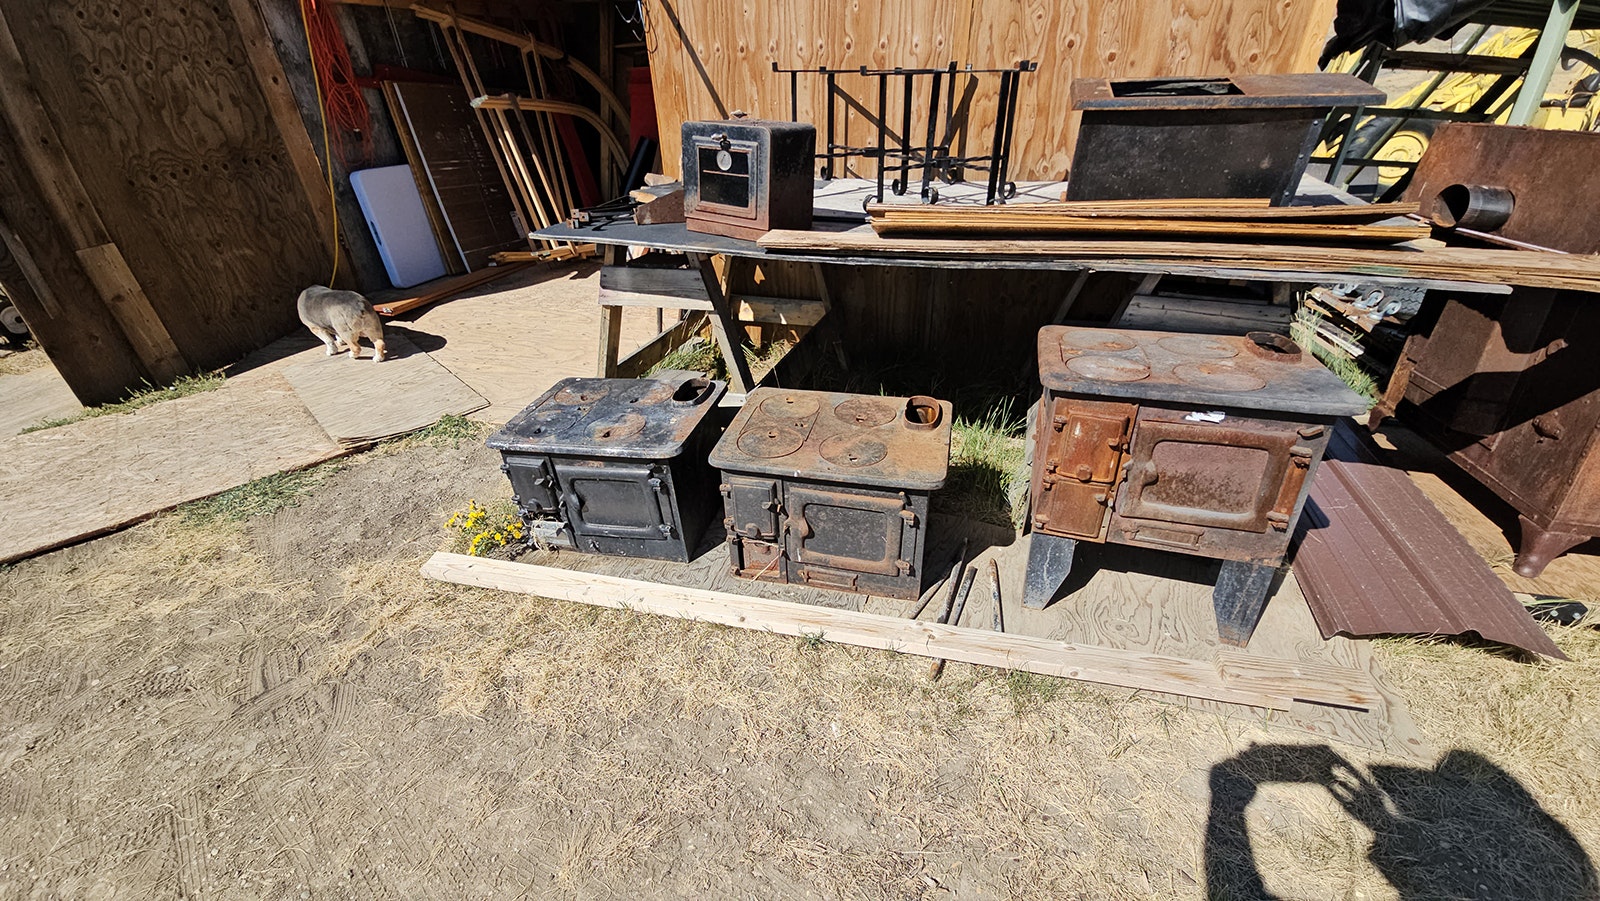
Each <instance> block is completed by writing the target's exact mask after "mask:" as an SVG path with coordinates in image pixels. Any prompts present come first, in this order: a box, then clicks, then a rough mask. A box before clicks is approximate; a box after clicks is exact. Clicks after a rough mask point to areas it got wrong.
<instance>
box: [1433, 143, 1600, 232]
mask: <svg viewBox="0 0 1600 901" xmlns="http://www.w3.org/2000/svg"><path fill="white" fill-rule="evenodd" d="M1597 159H1600V134H1596V133H1594V132H1581V131H1547V130H1545V129H1542V128H1519V127H1514V126H1510V125H1483V124H1477V123H1467V122H1446V123H1445V124H1443V125H1441V126H1439V130H1438V131H1437V132H1435V133H1434V135H1433V138H1432V139H1431V140H1430V141H1429V142H1428V152H1427V153H1425V154H1423V157H1422V161H1421V162H1420V163H1418V165H1417V172H1416V175H1415V176H1414V177H1413V178H1412V180H1411V186H1410V187H1409V188H1407V189H1406V193H1405V199H1406V200H1414V201H1416V202H1417V203H1419V204H1421V205H1422V206H1421V209H1420V210H1419V212H1420V214H1421V215H1422V216H1424V217H1427V218H1431V217H1432V216H1433V214H1434V213H1435V212H1436V210H1437V208H1438V207H1439V206H1440V204H1439V200H1438V195H1439V192H1440V191H1441V190H1443V189H1445V188H1447V187H1449V186H1450V185H1456V184H1462V185H1488V186H1492V187H1501V188H1508V189H1510V191H1511V194H1512V197H1513V198H1514V201H1513V206H1512V210H1511V215H1510V217H1509V218H1508V219H1507V220H1506V222H1505V224H1503V225H1501V226H1500V227H1499V228H1497V229H1495V230H1494V231H1493V232H1492V234H1494V235H1496V236H1499V237H1502V238H1508V239H1511V240H1513V241H1522V242H1526V243H1528V244H1537V245H1540V246H1541V247H1550V248H1553V249H1555V250H1564V251H1567V252H1568V253H1600V206H1597V205H1596V204H1594V203H1593V202H1591V198H1594V197H1596V196H1600V166H1597V165H1595V160H1597Z"/></svg>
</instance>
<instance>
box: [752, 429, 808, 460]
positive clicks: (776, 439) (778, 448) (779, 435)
mask: <svg viewBox="0 0 1600 901" xmlns="http://www.w3.org/2000/svg"><path fill="white" fill-rule="evenodd" d="M806 435H807V431H806V430H805V429H797V428H795V427H794V426H791V425H783V424H778V425H769V424H766V423H759V422H757V423H751V424H750V425H749V426H746V427H745V430H744V431H743V432H740V433H739V440H738V442H737V444H738V447H739V450H740V451H742V452H744V453H745V454H747V455H748V456H751V457H760V458H764V459H765V458H771V457H786V456H788V455H789V454H792V453H794V452H795V451H797V450H799V449H800V445H802V444H805V443H806Z"/></svg>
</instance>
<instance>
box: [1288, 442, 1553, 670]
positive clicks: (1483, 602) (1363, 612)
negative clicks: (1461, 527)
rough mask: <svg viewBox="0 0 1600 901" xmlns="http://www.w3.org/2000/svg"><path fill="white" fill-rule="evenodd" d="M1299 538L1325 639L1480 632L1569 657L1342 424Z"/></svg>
mask: <svg viewBox="0 0 1600 901" xmlns="http://www.w3.org/2000/svg"><path fill="white" fill-rule="evenodd" d="M1297 540H1298V544H1299V547H1298V549H1297V550H1296V551H1295V552H1294V556H1293V565H1294V572H1295V576H1296V578H1298V579H1299V582H1300V587H1301V588H1302V589H1303V590H1304V592H1305V595H1306V600H1307V601H1308V602H1309V603H1310V605H1311V613H1312V615H1313V616H1314V617H1315V618H1316V621H1317V627H1318V628H1319V629H1321V631H1322V634H1323V636H1324V637H1328V638H1331V637H1333V636H1334V635H1350V636H1355V637H1363V636H1373V635H1464V634H1468V633H1475V634H1477V635H1478V636H1480V637H1481V638H1484V639H1486V640H1488V641H1494V642H1499V643H1501V644H1506V645H1510V646H1512V647H1517V648H1522V649H1523V650H1526V651H1530V652H1533V653H1536V654H1543V655H1544V656H1546V657H1554V658H1557V659H1561V660H1565V659H1566V655H1565V654H1563V653H1561V650H1560V649H1559V648H1557V647H1556V645H1555V642H1553V641H1551V640H1550V636H1548V635H1546V634H1545V633H1544V631H1543V630H1542V629H1540V628H1539V626H1538V624H1537V623H1535V622H1534V621H1533V618H1532V617H1531V616H1529V615H1528V612H1527V610H1526V609H1524V608H1523V606H1522V605H1521V604H1519V603H1518V602H1517V599H1516V598H1515V597H1513V596H1512V594H1511V591H1510V590H1509V589H1507V588H1506V586H1505V583H1503V582H1501V581H1500V579H1499V577H1497V576H1496V575H1495V574H1494V572H1493V571H1492V570H1490V569H1489V566H1488V564H1486V563H1485V562H1484V561H1483V559H1482V558H1480V557H1479V556H1478V555H1477V554H1476V553H1474V552H1473V550H1472V548H1471V547H1470V546H1468V544H1467V542H1466V539H1464V538H1462V537H1461V535H1460V533H1458V532H1457V531H1456V530H1455V528H1454V527H1453V526H1451V525H1450V523H1449V522H1448V521H1447V520H1446V519H1445V518H1444V515H1443V514H1441V513H1440V512H1439V510H1438V509H1437V508H1436V507H1434V506H1433V504H1432V503H1431V502H1430V501H1429V500H1428V499H1427V497H1426V496H1424V495H1423V493H1422V490H1421V489H1419V488H1417V486H1416V485H1415V484H1413V483H1412V481H1411V479H1410V478H1409V477H1408V476H1407V475H1406V474H1405V472H1404V471H1402V470H1399V469H1394V468H1392V467H1388V466H1385V465H1384V464H1383V463H1382V462H1381V461H1380V460H1379V459H1378V457H1377V453H1376V451H1375V449H1374V448H1373V447H1372V446H1371V445H1370V443H1369V442H1368V439H1366V438H1364V437H1362V436H1360V435H1358V434H1357V433H1356V432H1355V431H1354V430H1353V429H1352V428H1351V427H1350V426H1348V425H1346V424H1343V423H1341V424H1340V425H1339V426H1338V428H1337V429H1336V431H1335V434H1334V437H1333V440H1332V441H1331V442H1330V443H1329V445H1328V455H1327V458H1326V459H1325V460H1324V461H1323V464H1322V467H1321V469H1320V470H1319V472H1318V474H1317V478H1316V481H1315V482H1314V483H1313V484H1312V486H1311V498H1310V500H1309V501H1308V502H1307V503H1306V507H1305V513H1304V515H1303V516H1302V517H1301V518H1300V525H1299V528H1298V530H1297Z"/></svg>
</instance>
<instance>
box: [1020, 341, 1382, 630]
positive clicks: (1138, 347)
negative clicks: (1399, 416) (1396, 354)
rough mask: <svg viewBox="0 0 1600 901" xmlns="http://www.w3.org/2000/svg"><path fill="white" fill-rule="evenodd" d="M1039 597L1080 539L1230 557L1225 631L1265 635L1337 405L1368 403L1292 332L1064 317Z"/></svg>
mask: <svg viewBox="0 0 1600 901" xmlns="http://www.w3.org/2000/svg"><path fill="white" fill-rule="evenodd" d="M1039 378H1040V381H1041V382H1043V384H1044V394H1043V397H1042V398H1041V400H1040V402H1039V407H1038V416H1037V419H1036V420H1035V422H1034V439H1033V476H1032V484H1031V492H1030V499H1031V501H1032V504H1033V507H1032V515H1031V520H1030V522H1031V525H1032V528H1033V538H1032V543H1031V546H1030V548H1029V552H1028V573H1027V582H1026V588H1025V590H1024V596H1023V602H1024V603H1025V604H1026V605H1027V606H1030V607H1043V606H1045V605H1046V604H1048V603H1049V602H1050V600H1051V598H1052V597H1053V596H1054V595H1055V593H1056V592H1057V591H1058V590H1059V589H1060V588H1061V585H1062V583H1063V582H1065V581H1066V578H1067V575H1068V573H1069V572H1070V571H1071V569H1072V557H1073V553H1074V551H1075V550H1076V548H1077V542H1079V541H1093V542H1113V543H1117V544H1129V545H1134V546H1138V547H1148V548H1159V549H1161V550H1168V551H1178V552H1181V553H1185V554H1196V555H1200V556H1204V557H1216V558H1220V559H1221V560H1222V561H1223V563H1222V571H1221V574H1220V575H1219V577H1218V579H1217V585H1216V588H1215V590H1214V591H1213V593H1212V600H1213V603H1214V605H1215V607H1216V613H1217V629H1218V632H1219V633H1220V635H1221V637H1222V639H1223V640H1224V641H1226V642H1228V643H1230V644H1235V645H1241V646H1242V645H1244V644H1246V643H1248V642H1249V640H1250V635H1251V633H1253V632H1254V631H1255V627H1256V622H1257V621H1258V620H1259V619H1260V616H1261V612H1262V609H1263V608H1264V607H1265V606H1266V602H1267V594H1268V591H1269V590H1270V588H1271V584H1272V577H1273V574H1274V572H1275V571H1276V569H1277V566H1278V564H1280V563H1281V562H1282V561H1283V556H1284V553H1285V551H1286V550H1287V549H1288V546H1289V538H1290V536H1291V535H1292V534H1294V526H1295V522H1296V520H1298V519H1299V517H1300V510H1301V508H1302V507H1303V506H1304V504H1305V498H1306V493H1307V491H1308V490H1309V489H1310V487H1311V476H1312V474H1313V473H1314V471H1315V469H1316V466H1317V463H1318V462H1319V461H1320V460H1321V459H1322V452H1323V449H1324V448H1325V447H1326V446H1327V443H1328V434H1329V432H1330V431H1331V429H1332V424H1333V421H1334V419H1335V418H1336V417H1340V416H1350V415H1354V414H1357V413H1360V412H1362V411H1364V410H1366V408H1367V403H1366V401H1364V400H1363V399H1362V398H1361V396H1360V395H1358V394H1356V393H1355V392H1354V391H1351V390H1350V389H1349V388H1347V387H1345V385H1344V383H1343V382H1341V381H1340V380H1339V379H1338V378H1337V377H1336V376H1334V374H1333V373H1331V372H1329V371H1328V370H1327V369H1324V368H1323V367H1322V365H1321V364H1319V363H1317V362H1316V361H1315V360H1314V359H1312V358H1311V355H1310V354H1302V353H1301V351H1300V348H1299V347H1298V346H1296V345H1295V344H1294V342H1292V341H1290V340H1289V339H1288V338H1286V337H1284V336H1282V335H1277V334H1272V333H1269V332H1252V333H1251V334H1250V335H1248V336H1243V337H1236V336H1224V335H1190V334H1178V333H1171V332H1146V331H1131V330H1112V329H1098V328H1073V327H1067V326H1048V327H1046V328H1043V329H1041V330H1040V331H1039Z"/></svg>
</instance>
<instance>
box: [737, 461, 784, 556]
mask: <svg viewBox="0 0 1600 901" xmlns="http://www.w3.org/2000/svg"><path fill="white" fill-rule="evenodd" d="M722 494H723V496H724V497H725V498H727V513H728V516H727V519H725V520H724V521H723V525H725V526H726V527H727V529H728V542H729V544H730V545H732V551H733V565H734V569H736V570H738V573H739V575H741V576H745V577H747V578H763V579H776V580H780V581H781V580H782V579H783V578H784V577H785V575H786V573H785V572H784V568H783V559H782V558H783V543H782V542H781V541H780V540H779V537H778V522H779V517H780V515H781V512H782V507H781V505H780V502H779V492H778V482H777V480H776V479H769V478H762V477H760V476H744V475H732V474H725V477H724V479H723V482H722Z"/></svg>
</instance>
